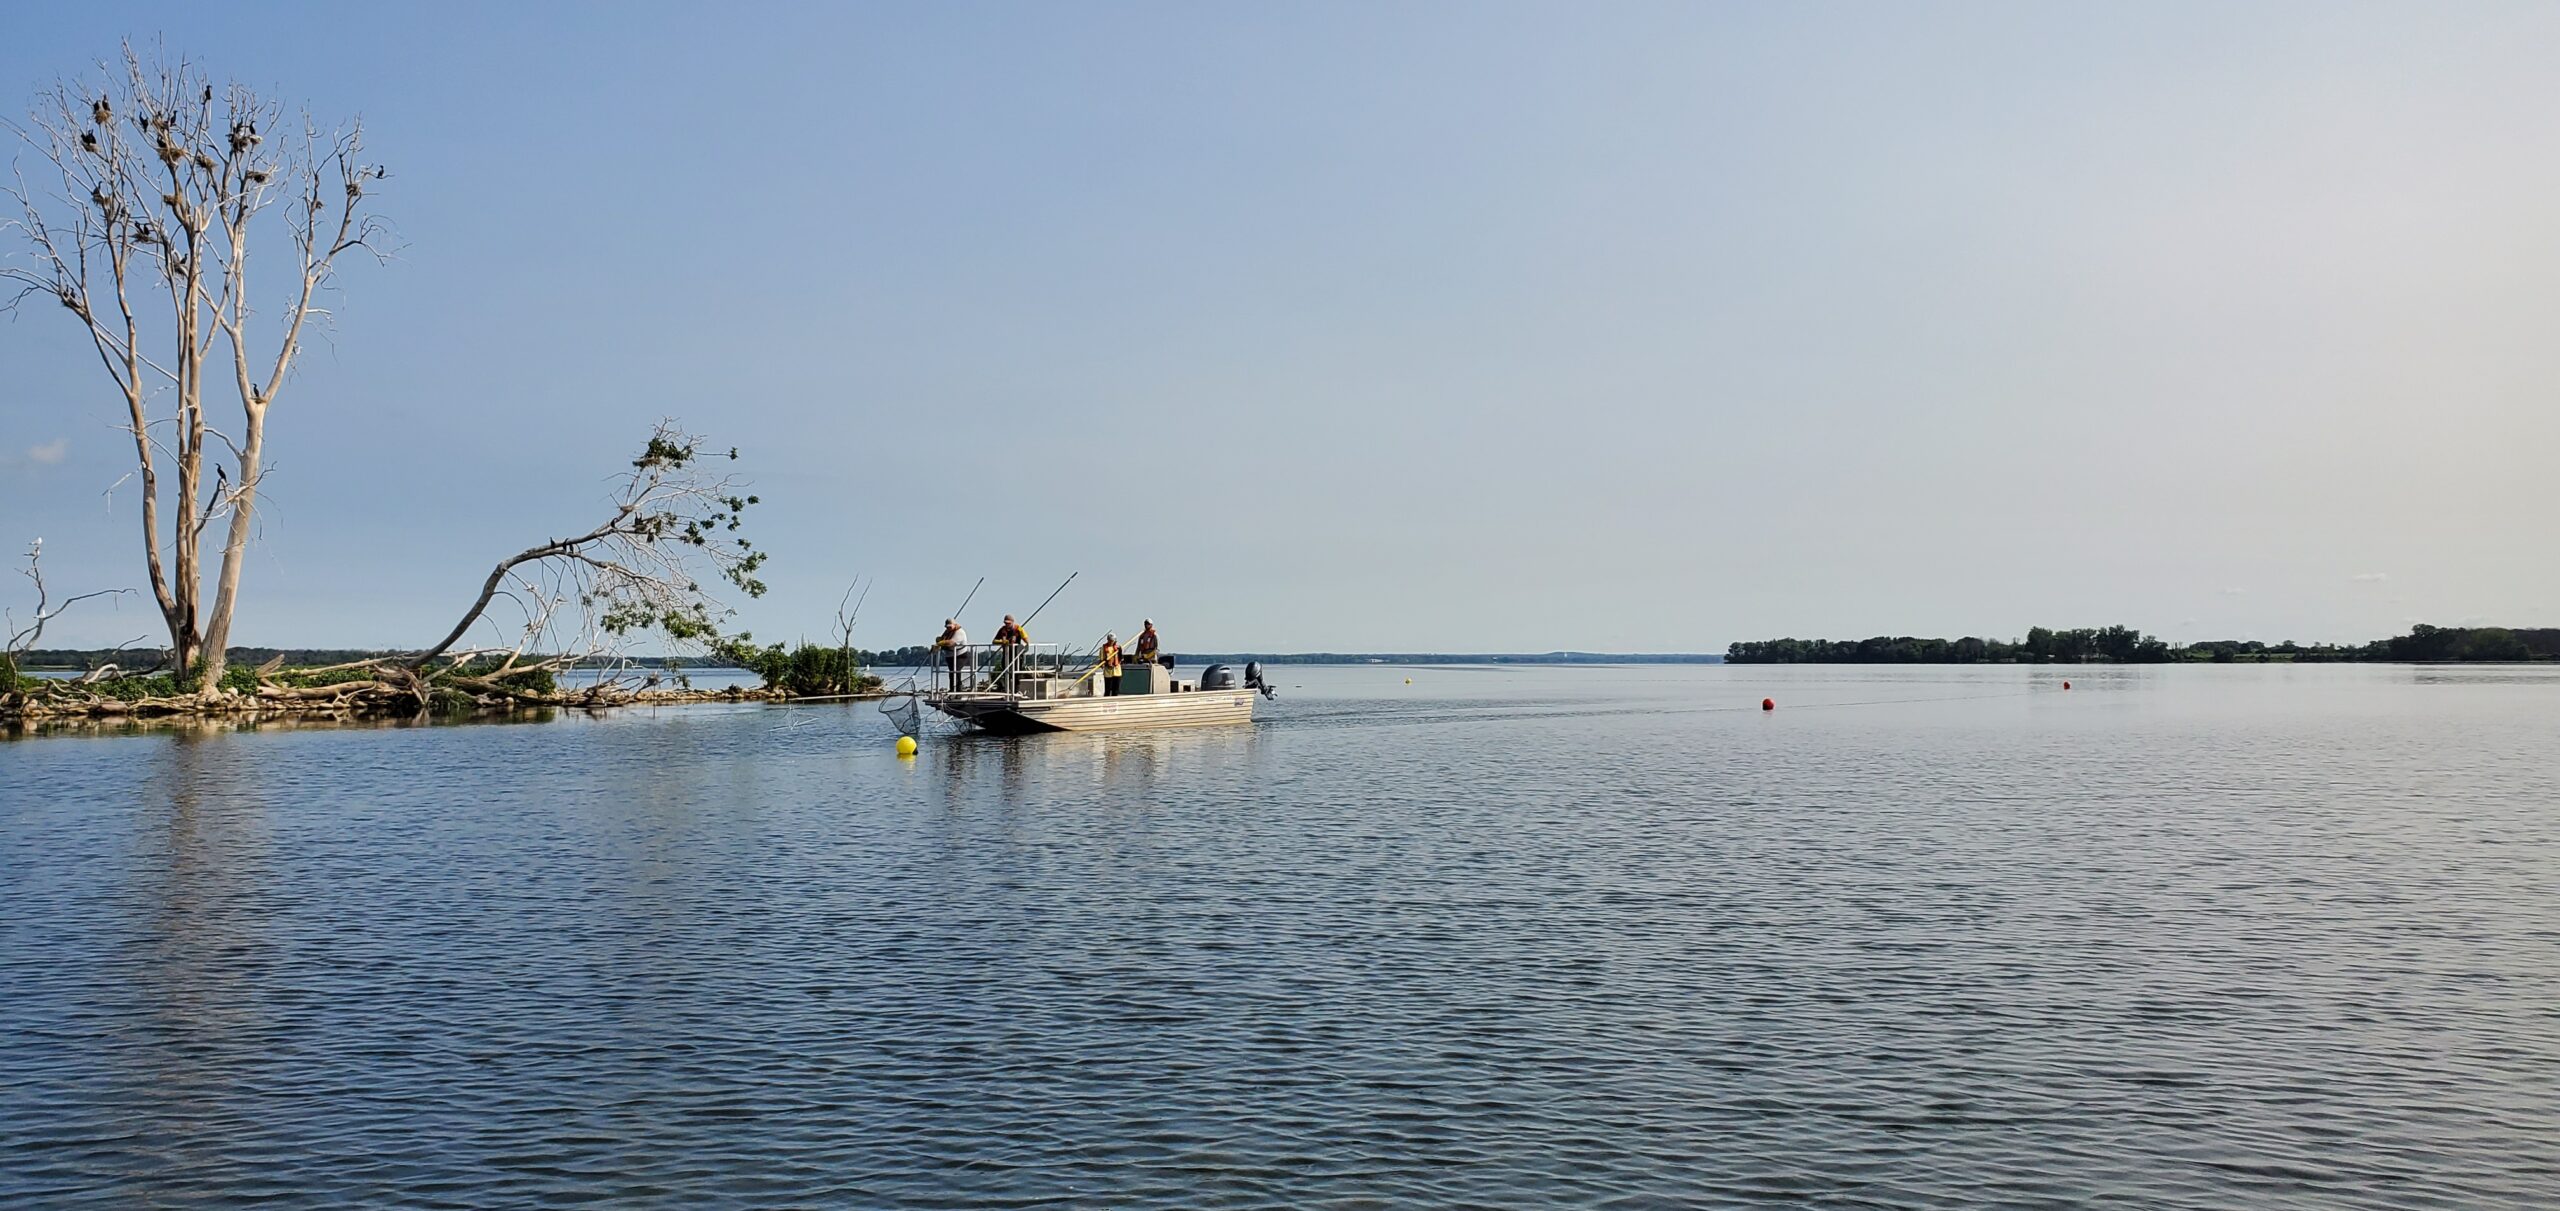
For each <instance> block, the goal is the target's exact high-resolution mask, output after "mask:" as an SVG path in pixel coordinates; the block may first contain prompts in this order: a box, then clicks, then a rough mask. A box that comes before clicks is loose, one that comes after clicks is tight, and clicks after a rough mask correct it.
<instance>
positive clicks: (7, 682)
mask: <svg viewBox="0 0 2560 1211" xmlns="http://www.w3.org/2000/svg"><path fill="white" fill-rule="evenodd" d="M17 692H18V662H17V661H16V660H14V659H12V658H10V655H9V653H7V652H0V694H14V693H17Z"/></svg>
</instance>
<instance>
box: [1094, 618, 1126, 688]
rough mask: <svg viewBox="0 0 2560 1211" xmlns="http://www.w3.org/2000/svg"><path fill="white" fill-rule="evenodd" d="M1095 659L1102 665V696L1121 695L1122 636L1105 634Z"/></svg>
mask: <svg viewBox="0 0 2560 1211" xmlns="http://www.w3.org/2000/svg"><path fill="white" fill-rule="evenodd" d="M1094 659H1095V662H1096V663H1098V664H1100V665H1101V666H1102V696H1103V697H1105V698H1117V697H1119V696H1120V637H1119V636H1117V635H1112V634H1108V633H1106V634H1104V635H1103V637H1102V650H1101V651H1099V652H1097V653H1095V655H1094Z"/></svg>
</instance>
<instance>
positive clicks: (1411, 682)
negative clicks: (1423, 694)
mask: <svg viewBox="0 0 2560 1211" xmlns="http://www.w3.org/2000/svg"><path fill="white" fill-rule="evenodd" d="M1404 683H1405V684H1406V685H1412V684H1413V678H1411V677H1407V678H1405V679H1404Z"/></svg>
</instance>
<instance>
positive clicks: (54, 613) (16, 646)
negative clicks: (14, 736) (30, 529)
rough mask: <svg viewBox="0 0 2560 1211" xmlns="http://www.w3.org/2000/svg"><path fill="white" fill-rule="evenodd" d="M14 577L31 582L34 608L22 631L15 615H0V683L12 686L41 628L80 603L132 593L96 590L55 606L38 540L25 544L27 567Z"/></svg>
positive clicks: (39, 638)
mask: <svg viewBox="0 0 2560 1211" xmlns="http://www.w3.org/2000/svg"><path fill="white" fill-rule="evenodd" d="M18 574H19V575H21V576H24V577H26V578H27V579H28V580H31V581H33V582H35V586H36V607H35V613H34V615H33V617H32V618H30V619H29V621H28V622H27V624H26V625H25V626H23V627H22V626H19V625H18V618H17V615H16V614H15V613H13V612H5V611H0V627H5V628H6V629H7V630H8V633H9V641H8V643H7V644H6V645H0V674H5V676H0V683H14V682H15V681H16V680H17V674H18V662H19V660H20V659H21V658H22V657H24V656H25V655H26V654H27V653H28V652H31V651H34V650H35V646H36V643H37V642H38V641H39V640H42V639H43V638H44V628H45V624H46V623H49V622H52V621H53V620H54V619H56V618H60V617H62V612H63V611H65V610H68V609H70V608H71V607H73V606H76V605H78V604H80V603H81V602H84V601H90V600H94V599H96V598H100V597H113V596H116V595H117V594H120V593H130V592H132V591H133V590H131V589H100V590H98V591H97V592H94V593H81V594H78V595H76V596H71V597H65V598H63V599H62V600H61V601H60V602H59V603H56V602H55V601H54V600H53V597H52V594H51V593H50V591H48V590H47V589H46V588H45V583H44V540H43V539H41V538H39V539H36V540H35V541H34V542H31V543H28V544H27V566H25V567H23V568H20V569H18ZM7 688H8V685H7V684H0V690H5V689H7Z"/></svg>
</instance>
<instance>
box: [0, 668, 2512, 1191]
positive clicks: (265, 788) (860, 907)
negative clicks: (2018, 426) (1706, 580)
mask: <svg viewBox="0 0 2560 1211" xmlns="http://www.w3.org/2000/svg"><path fill="white" fill-rule="evenodd" d="M1407 675H1410V676H1411V677H1412V678H1413V683H1412V684H1411V685H1406V684H1404V683H1403V679H1404V677H1406V676H1407ZM2065 675H2068V676H2070V677H2071V679H2072V680H2073V682H2074V683H2075V686H2074V688H2073V689H2071V690H2069V691H2064V690H2062V689H2061V688H2060V681H2061V678H2062V677H2063V676H2065ZM1280 679H1281V682H1282V684H1283V686H1284V694H1285V696H1284V697H1283V699H1282V700H1281V701H1280V702H1278V703H1276V704H1272V705H1269V706H1267V707H1266V708H1265V709H1264V712H1263V721H1262V722H1261V723H1259V724H1258V725H1256V726H1254V727H1252V728H1249V729H1223V730H1214V731H1201V732H1191V733H1182V732H1158V733H1140V734H1130V735H1121V736H1053V737H1047V738H1038V739H1030V740H1018V741H1004V740H952V739H944V738H933V737H929V738H928V741H927V744H926V747H925V750H924V753H923V754H922V756H921V757H920V758H918V759H916V760H911V761H901V760H899V759H897V758H896V757H895V756H894V755H892V753H891V751H890V741H891V740H892V738H893V737H894V733H893V732H892V731H891V729H890V728H889V727H888V725H887V723H886V722H885V721H884V720H883V718H882V717H881V716H880V715H879V714H878V713H877V712H876V711H874V710H872V709H870V707H869V706H867V705H864V706H856V707H844V706H825V707H799V708H775V707H757V706H746V707H727V706H717V707H693V708H682V709H675V710H666V711H660V712H657V713H632V714H622V715H616V716H612V717H608V718H602V719H592V720H590V719H564V720H560V721H555V722H549V723H541V724H527V725H519V726H461V727H432V728H401V729H385V730H337V731H328V730H280V729H279V730H264V731H258V732H250V733H214V734H188V735H176V734H145V735H116V736H97V737H76V736H75V737H64V736H47V737H42V738H36V739H29V740H22V741H15V742H0V1075H4V1076H5V1080H0V1202H5V1203H8V1204H11V1205H91V1206H101V1207H125V1206H139V1205H158V1206H193V1205H228V1204H233V1203H247V1202H251V1201H257V1200H283V1201H286V1202H306V1201H310V1202H318V1201H331V1202H338V1203H344V1204H351V1205H392V1204H408V1205H443V1206H454V1207H486V1206H493V1205H511V1204H518V1203H544V1202H570V1201H578V1200H605V1201H611V1202H616V1203H621V1204H634V1203H637V1204H656V1205H670V1206H676V1205H681V1206H699V1205H717V1204H728V1203H738V1204H760V1205H783V1204H793V1205H806V1204H819V1205H844V1206H884V1207H885V1206H919V1207H921V1206H955V1205H1002V1206H1030V1205H1092V1206H1158V1207H1221V1206H1264V1207H1325V1206H1341V1207H1354V1206H1389V1205H1414V1206H1428V1205H1502V1206H1519V1207H1530V1206H1558V1205H1585V1206H1622V1207H1649V1206H1721V1205H1737V1206H1738V1205H1780V1204H1787V1205H1797V1204H1811V1205H1820V1206H1836V1207H1958V1206H1980V1205H2011V1206H2034V1205H2044V1206H2082V1205H2118V1206H2126V1207H2193V1208H2222V1207H2233V1206H2255V1207H2303V1208H2312V1207H2322V1208H2326V1207H2394V1208H2397V1207H2426V1206H2436V1207H2448V1208H2483V1207H2548V1206H2551V1205H2554V1204H2555V1202H2560V670H2554V669H2524V668H2509V669H2482V668H2475V669H2463V670H2447V671H2435V670H2420V669H2410V668H2352V667H2348V668H2338V667H2332V668H2303V669H2286V668H2281V667H2277V668H2245V667H2239V668H2177V669H2075V670H2071V671H2069V672H2068V673H2067V674H2066V673H2062V672H2057V671H2051V670H2030V669H2015V668H2011V669H1985V670H1956V669H1924V670H1902V671H1880V670H1860V669H1840V668H1834V669H1787V670H1769V669H1746V668H1734V669H1718V668H1664V667H1650V668H1617V669H1596V668H1571V669H1499V670H1496V669H1419V670H1405V669H1384V668H1363V669H1283V670H1280ZM1764 696H1770V697H1775V698H1776V699H1777V700H1778V703H1779V709H1778V710H1777V711H1775V712H1771V713H1766V714H1764V713H1762V712H1761V711H1759V710H1758V709H1757V706H1758V703H1759V700H1760V699H1761V698H1762V697H1764Z"/></svg>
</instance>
